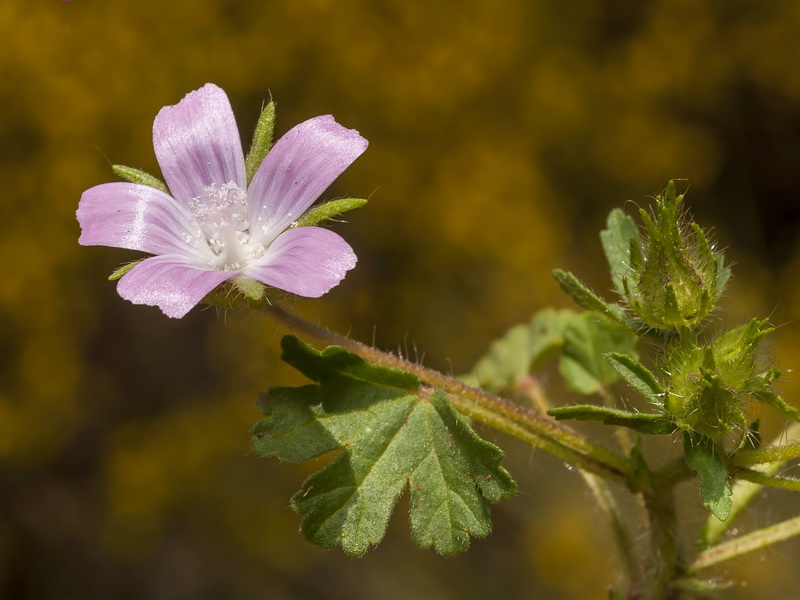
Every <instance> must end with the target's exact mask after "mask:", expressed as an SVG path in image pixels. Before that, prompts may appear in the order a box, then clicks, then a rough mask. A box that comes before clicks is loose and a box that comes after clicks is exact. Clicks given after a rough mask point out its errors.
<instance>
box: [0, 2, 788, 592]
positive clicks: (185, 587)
mask: <svg viewBox="0 0 800 600" xmlns="http://www.w3.org/2000/svg"><path fill="white" fill-rule="evenodd" d="M798 32H800V4H799V3H797V2H786V1H778V0H765V1H762V2H758V3H739V2H728V3H722V2H712V1H700V2H696V1H688V0H653V1H651V2H632V1H630V0H606V1H589V0H578V1H575V2H562V1H560V0H543V1H540V2H530V1H528V0H502V1H499V2H483V1H478V0H464V1H462V2H459V3H454V2H427V3H422V2H413V1H412V2H409V1H408V0H380V1H377V2H376V1H374V0H347V1H340V2H334V1H333V0H284V1H282V2H275V1H272V0H269V1H265V2H247V1H233V0H194V1H191V2H190V1H188V0H179V1H174V2H163V1H162V2H152V1H151V0H145V1H140V2H127V1H119V2H97V1H92V0H72V1H65V2H58V1H55V0H41V1H39V2H36V3H33V2H22V1H21V0H7V1H5V2H3V3H2V4H1V5H0V39H2V46H3V49H4V51H3V52H2V53H0V82H1V83H0V107H2V110H0V178H2V182H3V184H2V187H0V190H2V191H0V228H2V233H1V234H0V256H2V257H3V258H4V260H5V263H4V264H5V267H4V269H3V277H2V279H1V280H0V340H2V344H0V597H2V598H120V599H125V598H153V599H159V598H171V599H174V598H187V599H188V598H197V599H200V598H209V599H211V598H226V599H227V598H230V599H233V598H382V599H395V598H396V599H400V598H411V597H415V598H432V599H440V598H441V599H446V598H475V599H479V598H480V599H484V598H534V597H542V598H565V599H566V598H575V599H580V600H582V599H586V598H602V597H605V589H606V587H607V585H608V584H609V583H612V582H613V579H614V575H613V574H614V572H615V570H616V569H617V563H616V562H615V561H616V558H615V557H614V553H613V550H612V547H611V542H610V539H609V534H608V531H607V529H606V526H605V524H604V523H603V521H602V519H601V517H600V515H599V512H598V511H597V510H596V509H595V508H594V507H593V504H592V500H591V498H590V496H589V494H588V492H587V491H586V490H585V488H584V487H583V484H582V482H581V480H580V478H579V477H578V476H577V475H576V474H575V473H574V472H569V471H568V470H567V469H565V468H564V466H563V465H562V464H560V463H558V462H557V461H555V460H553V459H551V458H549V457H548V456H546V455H544V454H543V453H534V452H531V451H530V450H529V449H528V448H526V447H523V446H522V445H521V444H518V443H517V442H515V441H514V440H510V439H507V438H505V437H503V436H501V435H500V434H496V433H494V432H492V431H486V430H484V431H482V433H483V434H484V435H485V436H486V437H487V438H488V439H490V440H492V441H495V442H497V443H499V444H500V445H501V446H502V447H503V448H504V449H505V450H506V452H507V454H508V459H507V461H506V463H505V464H506V466H507V467H508V468H509V469H510V470H511V472H512V474H513V475H514V476H515V477H517V479H518V480H519V483H520V490H521V491H520V494H519V495H518V496H517V497H516V498H513V499H511V500H507V501H504V502H502V503H501V504H500V505H499V506H497V507H495V509H494V511H493V515H494V519H495V532H494V533H493V534H492V535H491V536H490V537H489V538H487V539H486V540H481V541H476V542H475V543H474V544H473V547H472V549H471V550H470V551H469V552H468V553H467V554H465V555H462V556H459V557H456V558H443V557H439V556H436V555H435V554H434V553H433V552H431V551H421V550H418V549H415V548H414V547H413V545H412V543H411V542H410V540H409V536H408V533H407V528H408V525H407V517H406V516H405V514H404V507H403V506H402V505H401V507H400V510H398V512H397V513H396V515H395V517H394V518H393V521H392V524H391V526H390V532H389V535H388V536H387V539H386V541H385V542H384V543H383V544H382V545H381V546H380V547H379V548H378V549H375V550H373V551H371V552H369V553H368V554H367V555H366V556H365V557H363V558H360V559H354V558H350V557H347V556H345V555H344V554H342V553H341V552H340V551H339V550H338V549H334V550H331V551H324V550H322V549H319V548H316V547H313V546H311V545H309V544H307V543H306V542H305V541H303V539H302V537H301V536H300V534H299V533H298V532H297V526H298V518H297V516H296V515H295V514H294V513H293V512H292V511H291V509H290V508H289V502H288V500H289V497H290V496H291V495H292V493H294V491H295V490H297V489H299V487H300V484H301V482H302V480H303V478H304V477H305V476H306V475H307V474H309V473H311V472H313V471H314V470H316V469H317V468H318V467H319V466H320V465H319V463H314V464H308V465H299V466H298V465H294V466H289V465H282V464H279V463H278V462H277V461H274V460H265V459H259V458H257V457H255V456H254V455H253V454H252V453H251V452H250V450H249V447H248V442H249V428H250V427H251V426H252V424H253V423H254V422H255V421H256V420H257V419H258V418H259V413H258V411H257V409H256V408H255V398H256V396H257V394H258V392H260V391H263V390H265V389H266V388H268V387H269V386H272V385H285V384H294V383H299V382H300V381H301V378H300V376H299V375H297V374H295V373H293V372H291V371H290V370H289V369H288V368H286V367H284V366H283V365H282V364H281V363H280V362H279V360H278V353H279V349H278V340H279V337H280V335H281V334H282V331H281V330H280V329H279V328H278V327H276V325H275V324H274V323H272V322H270V321H268V320H267V319H266V318H264V317H263V316H261V315H257V314H255V315H247V314H243V313H237V314H227V315H218V314H216V313H215V311H214V310H203V309H195V310H194V311H192V312H191V313H190V314H189V315H188V316H187V317H185V318H184V319H182V320H179V321H176V320H172V319H168V318H167V317H164V316H163V315H162V314H161V313H160V312H159V311H158V310H156V309H154V308H149V307H141V306H134V305H131V304H129V303H127V302H125V301H123V300H122V299H120V298H119V296H118V295H117V294H116V292H115V290H114V284H113V283H110V282H108V281H106V276H107V274H108V273H110V272H111V271H113V270H114V269H115V268H116V267H117V266H119V265H120V264H121V263H123V262H125V261H129V260H132V259H135V258H137V256H136V253H130V252H126V251H120V250H114V249H106V248H84V247H79V246H78V245H77V238H78V235H79V230H78V225H77V222H76V221H75V216H74V215H75V209H76V207H77V203H78V200H79V198H80V195H81V193H82V191H83V190H85V189H87V188H89V187H91V186H94V185H96V184H98V183H102V182H105V181H111V180H113V178H114V177H113V175H112V173H111V171H110V164H126V165H131V166H135V167H140V168H143V169H145V170H148V171H151V172H156V173H157V172H158V166H157V164H156V162H155V158H154V156H153V151H152V142H151V126H152V121H153V118H154V116H155V114H156V113H157V112H158V110H159V109H160V108H161V107H162V106H164V105H167V104H174V103H176V102H178V101H179V100H180V98H181V97H183V95H184V94H186V93H187V92H189V91H190V90H193V89H196V88H198V87H200V86H201V85H202V84H204V83H206V82H209V81H210V82H214V83H216V84H218V85H220V86H221V87H222V88H223V89H225V90H226V91H227V93H228V94H229V96H230V99H231V102H232V104H233V106H234V111H235V113H236V115H237V119H238V123H239V127H240V131H241V133H242V137H243V139H244V141H245V144H247V143H248V141H249V137H250V135H251V132H252V129H253V127H254V125H255V122H256V119H257V117H258V114H259V111H260V108H261V106H262V104H263V102H264V101H265V100H267V99H269V98H270V97H272V98H274V99H275V100H276V101H277V103H278V133H279V134H280V133H283V132H285V131H286V130H288V129H289V128H291V127H292V126H293V125H295V124H296V123H299V122H300V121H302V120H305V119H307V118H310V117H313V116H316V115H319V114H328V113H330V114H333V115H334V116H335V117H336V119H337V120H338V121H339V122H340V123H342V124H344V125H345V126H347V127H353V128H356V129H358V130H359V131H360V132H361V133H362V135H364V136H365V137H366V138H367V139H368V140H369V141H370V148H369V149H368V150H367V152H366V153H365V154H364V156H363V157H361V158H360V159H359V160H358V161H357V162H356V163H355V164H354V165H353V166H352V167H351V168H350V169H349V170H348V171H347V172H346V173H345V175H344V176H343V177H341V178H340V179H339V180H338V181H337V182H336V183H335V184H334V185H333V186H332V187H331V189H330V190H328V192H327V193H326V195H325V197H327V198H334V197H342V196H364V197H369V199H370V202H369V204H368V205H367V207H366V208H364V209H360V210H359V211H356V212H355V213H351V214H348V215H347V218H346V221H347V223H342V224H337V225H336V231H337V232H338V233H340V234H342V235H343V236H344V237H345V238H346V239H347V240H348V241H349V242H350V243H351V244H352V245H353V247H354V248H355V250H356V252H357V254H358V256H359V264H358V266H357V268H356V270H355V271H353V272H351V273H350V274H349V275H348V277H347V279H346V280H345V281H344V282H343V283H342V284H341V285H340V286H339V287H337V288H335V289H334V290H333V291H332V292H331V293H330V294H328V295H327V296H325V297H324V298H322V299H319V300H298V301H296V302H295V303H294V304H293V306H294V308H296V310H298V311H299V312H300V313H301V314H303V315H304V316H306V317H307V318H309V319H311V320H313V321H315V322H320V323H322V324H325V325H326V326H328V327H330V328H332V329H335V330H338V331H340V332H343V333H349V334H351V335H352V336H353V337H355V338H357V339H361V340H363V341H367V342H369V341H372V340H373V339H374V341H375V343H376V344H377V345H378V346H380V347H382V348H385V349H390V350H399V351H401V352H402V353H403V354H405V355H407V356H411V358H414V359H418V360H421V361H423V362H425V363H426V364H428V365H430V366H432V367H436V368H439V369H443V370H445V371H447V372H454V373H460V372H465V371H467V370H469V368H470V367H471V365H472V364H473V362H474V361H475V360H476V359H477V358H478V357H479V356H480V355H481V354H482V353H483V351H484V349H485V348H486V347H487V345H488V344H489V343H490V341H491V340H492V339H494V338H496V337H498V336H500V335H501V334H502V333H503V332H504V331H505V330H506V329H507V328H508V327H510V326H511V325H513V324H515V323H517V322H520V321H524V320H527V319H528V318H529V317H530V315H531V314H532V313H533V312H535V311H536V310H538V309H540V308H543V307H545V306H550V305H555V306H569V305H570V303H569V300H568V299H566V298H565V297H563V296H562V295H561V294H560V292H559V290H558V289H557V286H556V285H555V283H554V282H553V281H552V279H551V278H550V275H549V272H550V270H551V269H552V268H555V267H561V268H566V269H569V270H572V271H575V272H576V273H577V274H579V275H580V276H581V277H582V278H583V279H584V280H585V281H587V282H588V283H589V284H590V285H591V286H593V287H594V288H595V289H597V290H602V291H605V290H608V289H609V288H610V287H611V284H610V282H609V280H608V278H607V275H606V272H605V268H604V264H603V261H602V253H601V250H600V245H599V241H598V237H597V232H598V231H599V230H600V229H601V228H602V227H603V224H604V220H605V216H606V214H607V213H608V211H609V210H610V209H611V208H613V207H615V206H624V207H625V208H626V210H628V211H629V212H631V213H633V212H634V211H635V210H636V208H637V207H639V206H647V205H648V203H649V202H650V198H651V197H652V196H653V195H655V194H657V193H659V192H660V191H661V190H662V189H663V188H664V187H665V185H666V183H667V181H668V180H669V179H672V178H674V179H683V180H685V181H681V182H680V183H679V186H680V187H681V189H686V190H688V196H687V202H688V206H689V207H690V209H691V211H692V213H693V214H694V216H695V218H696V220H697V221H698V222H700V223H701V224H702V225H704V226H707V227H713V229H714V236H715V238H716V241H717V243H718V244H719V245H720V246H721V247H724V248H727V249H728V257H729V259H730V260H732V261H734V262H735V263H736V266H735V270H734V280H733V281H732V283H731V285H730V287H729V291H728V293H727V295H726V297H725V298H724V300H723V306H724V308H725V309H726V312H725V314H724V317H723V316H720V317H719V318H717V319H715V321H714V322H713V323H712V327H711V328H712V330H713V329H715V328H716V329H717V330H718V329H720V328H721V327H722V326H723V325H724V324H730V325H733V324H736V323H739V322H742V321H745V320H748V319H750V318H751V317H753V316H756V315H757V316H760V317H765V316H769V317H770V318H771V319H772V321H773V322H774V323H776V324H778V325H781V327H780V328H779V329H778V331H777V332H776V334H775V335H774V336H773V340H772V342H771V345H770V347H769V353H770V354H771V355H774V356H777V357H779V364H780V366H781V367H782V368H784V369H787V370H794V372H793V373H788V374H787V375H786V376H785V382H784V385H783V390H784V392H785V393H786V397H787V399H788V400H789V401H790V402H794V403H796V402H797V401H798V400H797V398H798V393H799V392H800V383H799V382H800V377H799V376H798V374H797V370H798V369H800V356H799V355H800V348H799V346H800V323H799V322H798V318H800V245H798V233H799V231H800V200H799V199H798V189H800V177H798V167H799V166H800V69H798V64H799V63H800V45H798ZM543 383H544V384H545V386H546V388H547V390H548V392H549V393H550V395H551V396H552V397H553V398H554V399H556V401H574V400H575V398H574V397H569V396H565V395H564V394H562V392H561V388H560V386H559V383H558V380H557V378H556V377H555V376H554V375H553V374H552V373H551V374H549V375H546V376H545V377H544V379H543ZM783 426H784V422H783V420H782V419H781V418H780V417H779V416H777V415H776V414H775V413H772V414H766V413H765V415H764V422H763V429H764V430H765V431H766V432H767V436H774V435H776V434H778V433H779V432H780V431H781V429H782V427H783ZM590 431H591V432H592V433H593V434H596V435H598V436H599V437H600V439H605V440H607V441H609V442H610V441H611V440H610V439H609V438H610V435H609V433H608V432H605V431H602V430H600V429H591V430H590ZM685 491H686V498H685V500H684V504H685V508H686V510H687V511H688V513H689V514H690V515H691V516H690V519H689V520H690V521H692V525H695V526H696V525H698V524H699V523H700V522H702V519H703V513H702V511H701V510H700V507H699V501H698V499H697V497H696V489H689V487H688V486H687V489H686V490H685ZM796 512H797V499H796V498H795V497H793V496H791V495H789V494H785V493H780V492H770V493H768V494H766V495H765V497H764V498H762V499H760V500H759V501H758V502H757V503H756V504H755V506H754V510H753V512H752V516H751V517H750V519H749V520H744V521H742V523H741V529H742V531H745V530H747V529H748V528H752V527H755V526H763V525H767V524H770V523H773V522H775V521H776V520H777V519H778V518H780V517H781V516H785V517H788V516H790V515H794V514H796ZM799 558H800V551H799V550H798V545H797V543H792V542H789V543H785V544H782V545H779V546H776V547H773V548H770V549H768V550H766V551H763V552H760V553H756V554H754V555H750V556H748V557H747V558H746V559H741V560H737V561H734V562H732V563H730V564H729V565H728V566H726V567H725V568H724V569H719V570H718V571H715V572H714V573H712V575H715V576H718V577H724V578H729V579H731V580H733V581H736V582H742V581H746V582H747V585H746V586H743V587H737V588H735V589H733V590H731V591H728V592H725V593H724V594H722V595H721V597H723V598H741V599H745V598H759V599H763V598H792V597H794V598H798V597H800V596H798V592H797V590H798V584H800V576H799V575H798V573H797V569H796V565H797V561H798V559H799Z"/></svg>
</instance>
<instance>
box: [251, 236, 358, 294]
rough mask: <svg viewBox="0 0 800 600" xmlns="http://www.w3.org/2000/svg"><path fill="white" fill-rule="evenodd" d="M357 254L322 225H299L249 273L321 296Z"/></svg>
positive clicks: (298, 291) (282, 286) (290, 289)
mask: <svg viewBox="0 0 800 600" xmlns="http://www.w3.org/2000/svg"><path fill="white" fill-rule="evenodd" d="M355 265H356V255H355V253H354V252H353V249H352V248H351V247H350V245H349V244H348V243H347V242H345V241H344V240H343V239H342V238H341V236H339V235H337V234H335V233H333V232H332V231H329V230H327V229H322V228H321V227H298V228H297V229H289V230H288V231H285V232H284V233H282V234H281V235H279V236H278V237H277V238H276V239H275V241H274V242H272V245H271V246H270V247H269V249H268V250H267V253H266V254H265V255H264V256H263V257H262V258H261V260H259V262H258V263H257V264H254V265H250V266H249V267H248V268H246V269H245V270H244V271H243V272H244V274H245V275H247V276H248V277H252V278H253V279H257V280H258V281H261V282H262V283H266V284H267V285H271V286H273V287H276V288H280V289H282V290H286V291H287V292H291V293H293V294H297V295H299V296H306V297H309V298H318V297H319V296H322V294H324V293H325V292H327V291H329V290H330V289H331V288H332V287H334V286H336V285H338V283H339V282H340V281H341V280H342V279H344V276H345V274H346V273H347V271H349V270H350V269H352V268H353V267H354V266H355Z"/></svg>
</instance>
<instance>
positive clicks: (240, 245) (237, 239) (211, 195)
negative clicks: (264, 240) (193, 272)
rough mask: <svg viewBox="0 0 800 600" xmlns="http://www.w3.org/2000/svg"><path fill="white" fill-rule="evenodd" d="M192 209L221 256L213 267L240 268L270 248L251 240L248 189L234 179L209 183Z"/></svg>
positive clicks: (213, 246)
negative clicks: (244, 188) (237, 183)
mask: <svg viewBox="0 0 800 600" xmlns="http://www.w3.org/2000/svg"><path fill="white" fill-rule="evenodd" d="M189 208H191V210H192V212H193V213H194V214H195V218H196V220H197V224H198V225H199V226H200V229H201V230H202V232H203V235H204V236H205V238H206V241H207V242H208V247H209V248H211V251H212V252H213V253H214V254H215V255H216V256H217V258H216V259H215V260H214V261H213V263H212V264H211V265H210V266H212V267H213V268H215V269H220V270H223V271H238V270H241V269H243V268H245V267H246V266H247V265H248V264H249V263H251V262H252V261H253V260H256V259H258V258H260V257H261V256H262V255H263V254H264V252H265V251H266V249H265V248H264V246H263V245H262V244H261V243H254V240H251V236H250V223H249V221H248V220H247V212H248V206H247V192H245V190H243V189H242V188H240V187H239V186H238V185H236V184H235V183H234V182H233V181H229V182H228V183H224V184H216V183H215V184H212V185H209V186H206V187H205V188H204V189H203V195H202V196H198V197H197V198H193V199H192V200H191V201H190V202H189Z"/></svg>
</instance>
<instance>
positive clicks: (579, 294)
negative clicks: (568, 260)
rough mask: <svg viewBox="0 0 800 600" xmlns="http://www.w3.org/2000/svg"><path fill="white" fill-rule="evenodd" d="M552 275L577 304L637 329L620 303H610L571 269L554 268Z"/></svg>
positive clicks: (629, 327) (633, 329)
mask: <svg viewBox="0 0 800 600" xmlns="http://www.w3.org/2000/svg"><path fill="white" fill-rule="evenodd" d="M552 275H553V278H554V279H555V280H556V281H557V282H558V285H559V287H560V288H561V289H562V290H563V291H564V293H566V294H567V295H568V296H569V297H570V298H572V299H573V300H574V301H575V304H577V305H578V306H580V307H582V308H585V309H586V310H592V311H595V312H598V313H600V314H602V315H605V316H606V317H608V318H609V319H611V320H613V321H616V322H617V323H619V324H620V325H623V326H625V327H627V328H628V329H630V330H631V331H636V328H635V327H634V326H633V325H631V323H630V322H629V321H628V320H627V318H626V317H625V311H624V310H623V308H622V307H621V306H619V305H618V304H610V303H608V302H606V301H605V300H603V299H602V298H600V297H599V296H598V295H596V294H595V293H594V292H593V291H592V290H590V289H589V288H588V287H586V286H585V285H583V283H581V281H580V280H579V279H578V278H577V277H575V275H573V274H572V273H570V272H569V271H562V270H561V269H554V270H553V271H552Z"/></svg>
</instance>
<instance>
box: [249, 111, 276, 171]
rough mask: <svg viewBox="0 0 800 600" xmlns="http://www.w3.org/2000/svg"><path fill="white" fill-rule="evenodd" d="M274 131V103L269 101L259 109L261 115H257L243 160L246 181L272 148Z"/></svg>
mask: <svg viewBox="0 0 800 600" xmlns="http://www.w3.org/2000/svg"><path fill="white" fill-rule="evenodd" d="M274 132H275V103H274V102H269V103H268V104H267V105H266V106H265V107H264V110H262V111H261V116H259V117H258V123H256V130H255V131H254V132H253V143H252V144H251V145H250V151H249V152H248V153H247V158H245V160H244V168H245V172H246V173H247V183H248V184H249V183H250V180H251V179H253V175H255V174H256V171H258V167H260V166H261V163H262V162H264V158H265V157H266V156H267V153H268V152H269V151H270V148H272V136H273V134H274Z"/></svg>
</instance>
